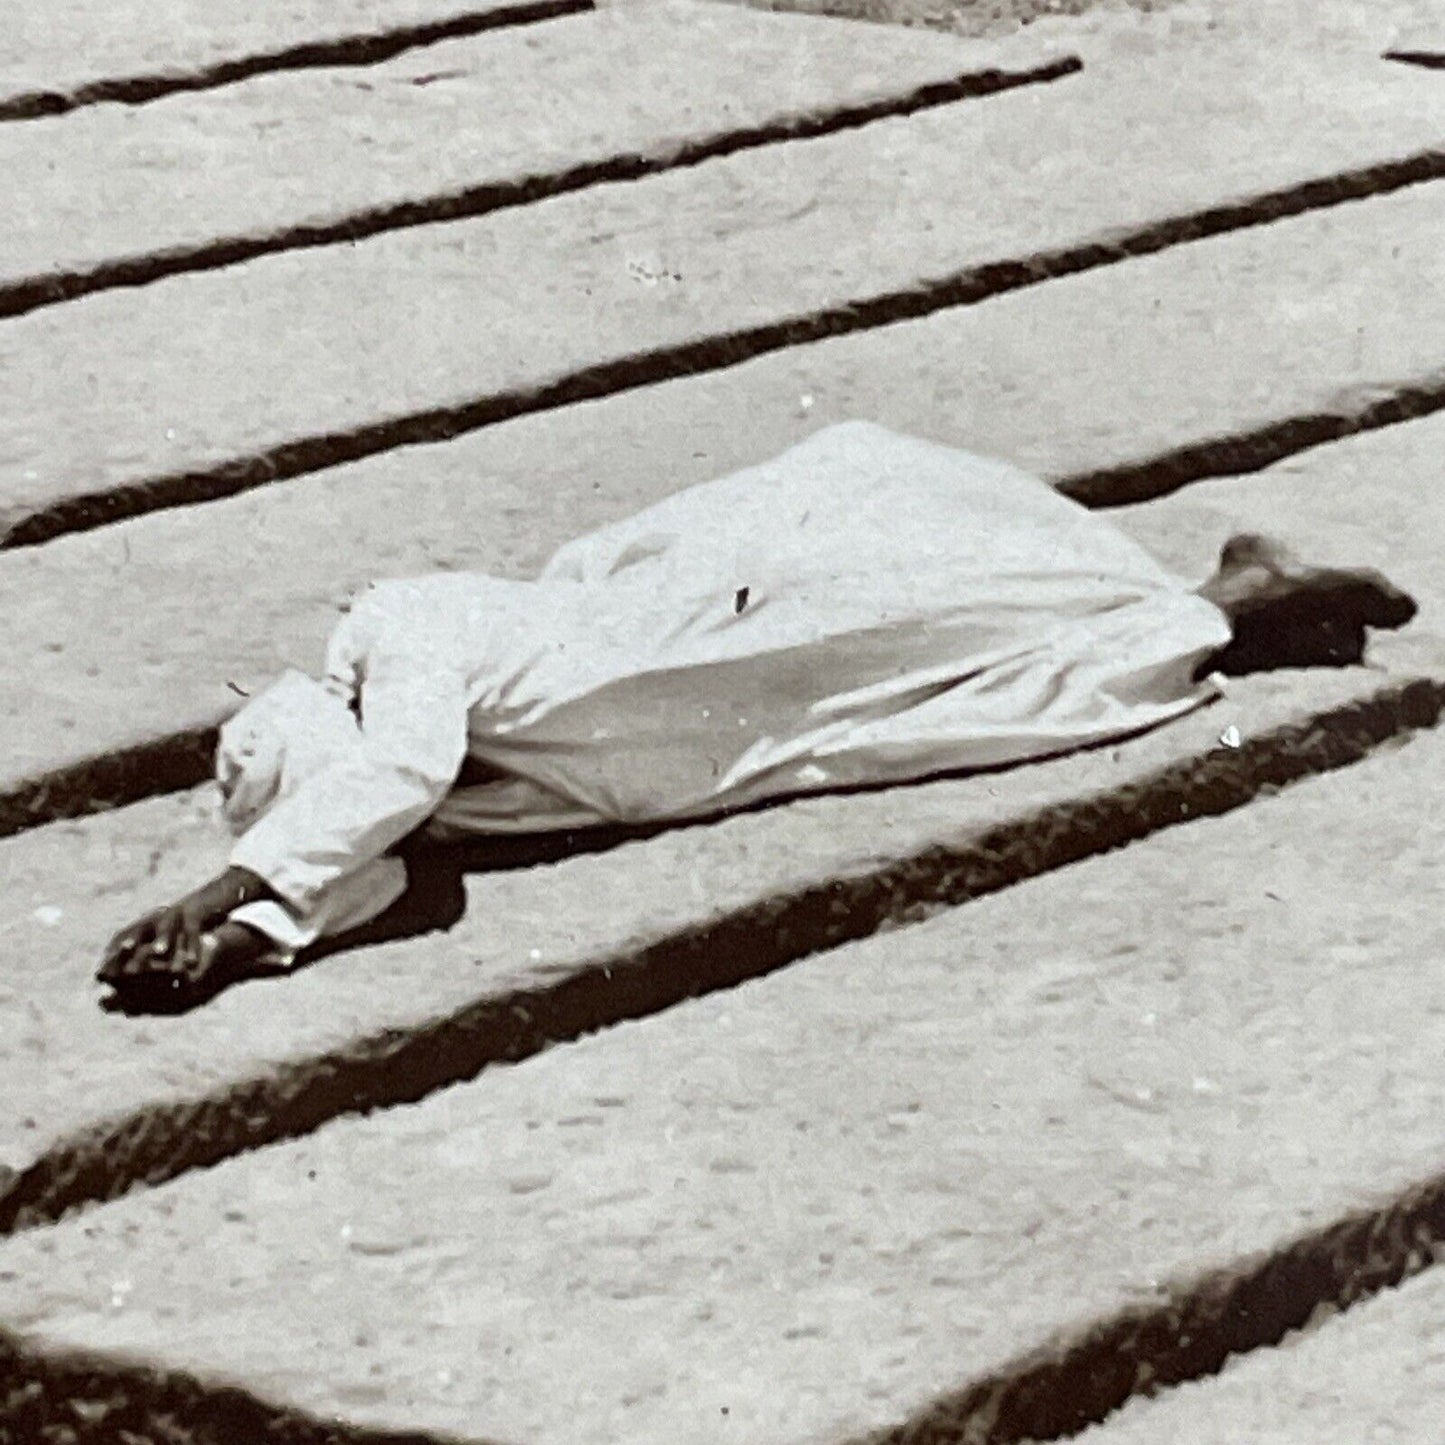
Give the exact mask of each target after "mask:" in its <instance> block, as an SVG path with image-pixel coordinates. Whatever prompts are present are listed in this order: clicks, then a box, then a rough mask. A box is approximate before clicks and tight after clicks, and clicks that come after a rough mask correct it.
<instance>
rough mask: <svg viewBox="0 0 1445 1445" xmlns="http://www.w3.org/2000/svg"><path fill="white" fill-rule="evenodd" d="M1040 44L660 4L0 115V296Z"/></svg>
mask: <svg viewBox="0 0 1445 1445" xmlns="http://www.w3.org/2000/svg"><path fill="white" fill-rule="evenodd" d="M1056 54H1058V52H1057V51H1054V52H1050V51H1047V50H1045V49H1044V48H1043V47H1040V46H1037V45H1035V44H1033V43H1032V42H1031V41H1029V40H1028V39H1027V38H1026V37H1025V38H1023V39H1021V40H1020V41H1019V42H1017V43H1014V44H1012V45H1006V44H1000V43H997V42H989V43H987V44H973V45H969V44H961V43H959V42H958V41H957V40H953V39H948V38H945V37H943V36H939V35H934V34H930V33H928V32H924V31H908V30H891V31H887V32H883V33H882V34H880V33H878V32H876V31H873V30H870V29H866V28H863V27H859V26H855V25H840V24H830V23H828V22H823V23H821V24H819V23H818V22H816V21H810V20H806V19H802V18H798V17H788V16H772V17H768V16H763V15H759V14H756V13H753V12H749V11H745V10H739V9H734V8H729V7H724V6H718V5H702V4H690V3H685V0H659V3H653V4H648V5H646V6H631V7H628V8H626V9H611V10H605V11H601V12H597V13H588V14H583V15H578V16H574V17H570V18H564V19H559V20H556V21H554V22H552V23H549V24H547V25H543V26H522V27H516V28H513V29H508V30H503V31H499V32H497V33H495V34H487V35H481V36H473V37H469V38H466V39H461V40H453V41H444V42H441V43H439V44H436V45H429V46H425V47H422V48H419V49H416V50H412V51H408V52H406V53H405V54H403V55H401V56H399V57H397V58H396V59H394V60H391V61H388V62H383V63H381V64H378V65H368V66H357V67H350V68H346V67H340V68H334V69H327V70H321V71H310V70H301V71H282V72H279V73H278V74H275V75H271V76H266V77H259V78H256V79H252V80H248V81H246V82H244V83H241V84H237V85H231V86H226V87H223V88H221V89H218V90H214V91H208V92H205V93H203V94H199V95H180V96H176V97H173V98H171V99H169V100H166V101H163V102H159V103H157V104H154V105H147V106H140V107H127V106H115V105H110V106H97V107H93V108H90V109H87V110H85V111H84V112H82V113H78V114H71V115H66V116H59V117H56V118H53V119H49V120H41V121H36V122H33V123H31V124H27V125H13V126H8V127H0V168H3V170H4V171H5V173H6V174H7V175H8V176H9V177H10V178H11V183H12V184H13V185H14V186H15V188H16V190H17V191H19V192H23V193H24V194H25V196H26V200H27V203H26V205H25V206H23V207H15V208H13V209H11V210H8V211H7V212H6V214H5V215H4V216H3V218H0V309H7V310H8V309H11V308H12V307H14V306H17V305H31V304H36V303H37V302H40V301H44V300H46V299H48V298H50V297H54V296H65V295H71V294H74V293H75V286H74V284H73V281H68V280H67V279H66V273H74V272H77V271H78V272H82V273H84V272H88V271H90V270H93V269H95V268H104V267H105V266H106V264H107V263H110V264H111V265H114V264H115V263H116V262H118V261H120V260H124V259H126V258H129V261H130V263H131V264H130V265H129V267H128V269H127V270H126V271H125V272H124V275H126V276H132V277H134V276H140V277H144V276H145V275H146V274H147V270H146V266H145V261H146V257H147V253H152V252H161V251H163V252H166V253H168V254H170V253H174V252H175V251H177V250H181V251H194V250H195V249H196V248H205V247H206V246H207V244H208V243H215V242H217V241H219V240H222V239H225V238H231V239H232V240H233V241H235V243H236V244H235V245H233V246H232V247H231V248H229V249H228V250H226V251H224V252H223V253H222V254H221V255H220V256H218V257H216V258H214V259H212V260H211V261H210V264H219V263H220V261H221V260H224V259H227V258H230V259H233V260H234V259H235V257H236V255H238V254H244V249H243V248H242V242H243V241H245V240H247V239H249V240H250V241H252V242H254V243H255V244H256V245H262V244H264V243H266V242H267V240H268V238H269V239H272V240H275V238H278V237H280V236H283V235H288V234H290V233H292V232H294V231H295V230H296V228H298V227H303V226H306V227H332V228H339V235H340V237H342V238H345V237H347V236H351V237H355V236H356V235H360V234H366V230H367V227H368V226H372V225H376V224H380V223H381V218H378V217H377V216H376V215H375V213H376V212H377V211H378V210H382V209H384V208H388V207H390V208H395V207H397V206H398V205H400V204H401V203H403V202H407V203H411V210H410V211H409V212H408V213H405V214H402V215H394V216H393V217H392V218H391V223H392V224H398V223H401V222H410V223H411V224H416V223H417V222H419V221H421V220H425V219H440V218H441V217H442V216H445V215H449V214H454V213H455V210H456V208H457V204H456V200H455V198H457V197H458V194H459V193H463V192H466V191H469V190H473V189H476V190H485V191H486V192H488V194H485V195H481V196H478V197H476V198H475V199H474V202H473V203H474V204H475V205H476V206H477V207H478V208H479V209H480V208H482V207H483V206H485V205H487V204H492V205H504V204H508V203H510V204H514V205H515V204H518V203H520V202H523V201H525V200H527V199H528V198H529V197H536V196H538V195H546V194H548V192H549V186H548V184H547V182H548V181H549V180H550V182H551V185H550V190H551V191H553V192H555V191H557V190H559V189H567V188H571V189H575V188H577V187H578V186H579V185H581V184H583V183H585V181H586V180H587V179H588V177H587V175H586V174H577V173H579V172H585V171H586V168H587V167H589V165H590V166H591V168H592V169H593V171H595V172H596V173H597V174H595V175H593V176H592V179H593V180H594V181H595V180H597V179H602V178H605V177H606V176H607V175H608V174H611V175H613V176H615V177H616V178H619V179H630V178H631V175H632V174H633V173H634V172H633V171H632V170H630V169H629V163H631V164H632V165H633V166H635V165H636V164H637V163H639V162H644V161H650V162H652V163H654V164H666V163H668V162H669V161H670V160H672V159H674V158H677V157H678V156H679V153H683V154H686V152H687V149H688V147H689V146H690V145H691V146H693V147H696V146H697V145H698V144H700V143H701V142H703V141H706V140H709V139H714V140H715V139H716V137H717V136H718V135H719V134H727V133H736V132H746V131H749V130H754V131H755V130H758V129H760V128H761V129H764V130H767V129H769V128H773V129H776V130H777V131H778V132H779V133H780V134H784V133H786V130H787V127H788V125H789V123H791V124H793V125H794V126H796V125H797V124H799V123H801V122H803V121H805V120H808V119H810V118H812V119H817V118H819V117H830V116H837V115H840V114H841V113H846V112H849V111H851V110H856V109H857V108H858V107H860V106H867V105H869V104H881V103H885V102H889V101H892V102H895V103H897V102H902V101H904V100H905V98H907V97H909V96H910V95H913V94H914V93H915V92H917V91H918V90H919V88H920V87H925V86H929V85H935V84H939V83H943V82H948V81H956V80H957V79H958V78H959V77H960V76H963V75H966V74H970V73H973V74H974V75H975V76H976V74H977V72H979V71H984V70H991V69H996V68H998V67H999V66H1001V65H1004V64H1008V63H1011V64H1012V65H1013V66H1014V67H1015V68H1020V67H1022V68H1024V69H1028V68H1031V67H1032V66H1034V65H1036V64H1037V62H1038V61H1040V60H1041V59H1044V58H1046V57H1049V56H1050V55H1056ZM971 67H972V72H971V70H970V68H971ZM621 75H626V77H627V84H626V87H625V88H619V87H618V86H616V85H615V84H614V83H613V82H614V80H615V79H616V78H617V77H618V76H621ZM951 93H952V92H950V91H949V90H948V89H947V87H945V89H944V91H943V92H942V94H941V96H940V98H946V97H947V96H948V95H949V94H951ZM439 137H446V138H447V143H446V144H438V138H439ZM318 155H324V156H325V157H326V158H327V160H326V165H325V166H324V167H321V168H318V167H317V164H316V158H317V156H318ZM608 163H610V170H609V169H608ZM445 198H451V200H450V202H448V201H447V200H446V199H445ZM448 205H450V208H448ZM348 217H350V218H351V219H350V220H349V221H348ZM278 244H279V242H278ZM156 264H157V265H162V264H163V263H161V262H157V263H156ZM170 264H173V265H181V264H185V263H183V262H182V261H180V260H179V259H172V261H171V262H170ZM190 264H199V263H198V262H196V261H192V262H191V263H190ZM26 281H29V282H30V283H31V284H30V286H29V287H28V289H27V288H24V287H22V286H21V284H20V283H23V282H26ZM17 292H18V293H19V294H18V295H17V294H16V293H17Z"/></svg>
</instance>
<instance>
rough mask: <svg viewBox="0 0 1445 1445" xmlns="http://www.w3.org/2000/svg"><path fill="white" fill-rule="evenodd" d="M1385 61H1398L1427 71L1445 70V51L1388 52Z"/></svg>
mask: <svg viewBox="0 0 1445 1445" xmlns="http://www.w3.org/2000/svg"><path fill="white" fill-rule="evenodd" d="M1385 59H1386V60H1394V61H1398V62H1399V63H1400V64H1401V65H1418V66H1421V67H1423V68H1424V69H1425V70H1445V51H1442V50H1387V51H1386V52H1385Z"/></svg>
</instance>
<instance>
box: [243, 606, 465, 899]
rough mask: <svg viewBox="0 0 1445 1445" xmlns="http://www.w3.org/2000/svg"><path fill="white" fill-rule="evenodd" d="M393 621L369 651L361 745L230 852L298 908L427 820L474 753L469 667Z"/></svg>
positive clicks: (313, 779)
mask: <svg viewBox="0 0 1445 1445" xmlns="http://www.w3.org/2000/svg"><path fill="white" fill-rule="evenodd" d="M386 630H387V632H390V633H391V634H392V635H391V636H383V637H381V638H379V639H378V640H377V643H376V644H375V645H374V646H373V647H372V648H371V649H370V650H369V652H368V655H367V657H366V660H365V678H364V681H363V682H362V685H361V694H360V709H359V710H360V715H361V730H360V735H359V740H358V743H357V745H356V746H355V747H354V748H351V749H349V750H348V751H347V753H346V754H345V755H343V756H341V757H339V758H338V759H337V760H336V762H335V763H333V764H332V765H331V766H329V767H327V768H325V769H324V770H322V771H321V772H319V773H316V774H314V775H313V776H312V777H310V778H308V779H306V780H305V781H304V782H303V783H302V784H301V785H300V786H298V787H297V789H296V791H295V792H293V793H291V794H290V795H289V796H288V797H285V798H283V799H281V800H280V801H279V802H278V803H276V804H275V805H274V806H273V807H272V808H271V810H270V811H269V812H267V813H266V814H265V815H264V816H263V817H262V818H261V819H260V820H259V821H258V822H256V823H255V824H254V825H253V826H252V827H251V829H250V830H249V831H248V832H247V833H245V834H244V835H243V836H242V837H241V838H240V839H239V840H238V841H237V843H236V845H235V847H234V849H233V850H232V853H231V860H230V861H231V866H232V868H239V869H244V870H245V871H246V872H247V873H250V874H253V875H255V876H256V877H257V878H260V879H262V880H263V881H264V882H265V883H266V884H267V885H269V887H270V888H271V889H272V890H273V891H274V892H275V894H276V895H277V897H278V898H279V899H280V900H281V901H282V902H283V903H286V904H289V905H291V907H293V908H295V909H297V910H298V911H303V912H304V911H305V910H306V909H308V908H310V907H311V906H312V905H313V904H314V903H315V901H316V899H317V898H318V896H319V895H320V894H321V893H322V891H323V890H324V889H326V888H327V887H328V886H329V885H331V884H333V883H335V882H337V881H338V880H340V879H342V878H344V877H346V876H347V875H348V874H350V873H352V872H353V871H355V870H356V869H358V868H360V867H362V866H363V865H365V864H367V863H369V862H370V861H371V860H373V859H375V858H379V857H380V856H381V855H382V854H383V853H385V852H386V851H387V849H389V848H390V847H392V845H393V844H395V843H397V842H399V841H400V840H401V839H402V838H404V837H405V836H406V835H407V834H408V833H410V832H412V831H413V830H414V829H416V828H417V827H419V826H420V825H421V824H422V823H424V822H425V821H426V820H427V818H429V817H430V816H431V814H432V813H433V812H435V811H436V809H437V807H438V806H439V805H440V803H441V802H442V800H443V798H445V797H446V795H447V793H448V791H449V790H450V789H451V787H452V785H453V783H454V782H455V781H456V778H457V775H458V773H459V772H460V771H461V766H462V762H463V760H464V759H465V756H466V749H467V705H468V696H467V679H466V675H465V673H464V671H463V670H462V669H461V668H460V667H459V666H457V664H456V663H455V662H454V661H453V660H452V659H451V658H450V657H448V656H447V655H446V654H445V652H444V650H442V649H439V648H436V647H434V646H431V645H430V644H429V641H428V639H426V638H424V637H422V638H418V637H416V636H415V635H407V634H408V630H407V629H396V630H393V629H386ZM398 632H400V633H402V635H397V633H398Z"/></svg>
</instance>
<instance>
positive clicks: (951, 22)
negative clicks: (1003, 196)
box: [742, 0, 1445, 53]
mask: <svg viewBox="0 0 1445 1445" xmlns="http://www.w3.org/2000/svg"><path fill="white" fill-rule="evenodd" d="M742 3H745V4H752V5H757V6H758V7H759V8H761V9H764V10H772V11H777V12H787V11H791V12H796V13H801V14H810V15H829V16H844V17H849V18H854V19H858V20H865V21H871V22H874V23H876V24H891V25H902V26H926V27H929V28H931V29H937V30H945V31H950V32H952V33H954V34H959V35H969V36H988V37H996V36H1003V35H1010V34H1014V33H1017V32H1018V30H1019V29H1020V28H1021V27H1024V28H1027V29H1029V30H1030V31H1032V32H1034V33H1035V34H1037V35H1039V36H1047V37H1048V38H1050V39H1057V38H1060V37H1067V38H1068V39H1069V40H1070V41H1077V40H1079V39H1081V38H1087V37H1090V36H1093V37H1099V38H1101V39H1105V40H1107V42H1108V43H1109V44H1110V45H1111V46H1113V47H1120V46H1124V47H1127V46H1129V45H1131V44H1136V43H1144V44H1149V43H1152V42H1153V41H1155V40H1157V39H1158V38H1159V37H1161V36H1166V35H1167V36H1169V37H1171V38H1173V39H1175V40H1183V39H1184V38H1186V37H1190V38H1193V39H1194V40H1196V41H1205V42H1209V41H1216V40H1221V39H1227V40H1228V41H1229V42H1230V43H1231V44H1235V45H1238V46H1239V47H1240V48H1241V49H1242V50H1243V49H1245V48H1248V47H1270V46H1275V45H1290V44H1292V43H1297V42H1299V41H1300V40H1305V41H1307V42H1308V43H1309V44H1310V45H1311V46H1312V47H1314V48H1316V49H1321V48H1328V49H1333V48H1339V49H1359V48H1368V49H1371V50H1373V51H1375V52H1376V53H1382V52H1384V51H1385V50H1388V49H1391V48H1395V47H1399V48H1406V47H1410V46H1414V47H1416V48H1420V49H1425V50H1429V49H1431V48H1434V49H1439V48H1441V45H1442V42H1445V30H1442V24H1441V18H1440V8H1439V6H1438V5H1437V4H1436V3H1435V0H1370V3H1369V4H1368V5H1361V4H1359V3H1358V0H1268V3H1267V4H1264V5H1249V4H1241V3H1240V0H742Z"/></svg>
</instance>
